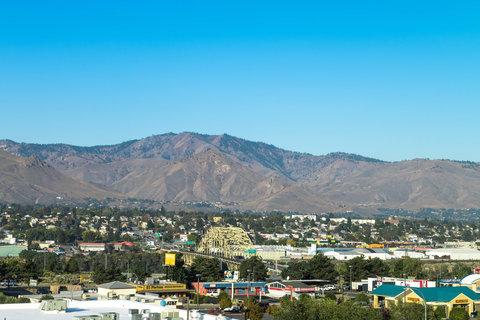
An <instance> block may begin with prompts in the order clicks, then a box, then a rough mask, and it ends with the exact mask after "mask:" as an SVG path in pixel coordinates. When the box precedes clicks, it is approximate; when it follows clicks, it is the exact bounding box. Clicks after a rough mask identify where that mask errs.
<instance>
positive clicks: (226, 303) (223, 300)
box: [218, 290, 232, 309]
mask: <svg viewBox="0 0 480 320" xmlns="http://www.w3.org/2000/svg"><path fill="white" fill-rule="evenodd" d="M218 304H219V305H220V309H225V308H230V307H231V306H232V300H231V299H230V297H229V296H228V294H227V293H226V292H225V291H224V290H222V291H221V292H220V293H219V294H218Z"/></svg>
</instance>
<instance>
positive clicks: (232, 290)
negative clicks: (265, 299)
mask: <svg viewBox="0 0 480 320" xmlns="http://www.w3.org/2000/svg"><path fill="white" fill-rule="evenodd" d="M192 285H193V287H194V289H195V291H196V292H198V293H199V294H200V295H203V296H212V297H216V296H218V295H219V294H220V292H221V291H225V292H226V293H227V294H228V295H229V296H232V297H239V296H265V294H266V288H267V283H266V282H262V281H259V282H198V283H196V282H194V283H192Z"/></svg>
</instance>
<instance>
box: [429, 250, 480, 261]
mask: <svg viewBox="0 0 480 320" xmlns="http://www.w3.org/2000/svg"><path fill="white" fill-rule="evenodd" d="M425 254H426V255H427V256H428V258H429V259H445V260H480V251H479V250H477V249H472V248H440V249H432V250H428V251H426V252H425Z"/></svg>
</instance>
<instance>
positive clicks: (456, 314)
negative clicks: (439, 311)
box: [449, 308, 469, 320]
mask: <svg viewBox="0 0 480 320" xmlns="http://www.w3.org/2000/svg"><path fill="white" fill-rule="evenodd" d="M449 318H450V319H451V320H468V318H469V316H468V313H467V311H466V310H465V309H463V308H453V309H452V311H450V317H449Z"/></svg>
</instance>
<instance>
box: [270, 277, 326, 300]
mask: <svg viewBox="0 0 480 320" xmlns="http://www.w3.org/2000/svg"><path fill="white" fill-rule="evenodd" d="M309 282H310V283H309ZM317 282H318V281H317ZM317 282H315V280H311V281H308V280H290V281H274V282H270V283H268V284H267V288H268V293H267V295H268V296H269V297H272V298H282V297H285V296H289V297H292V298H299V297H300V295H302V294H305V295H310V296H315V293H316V292H317V291H318V289H317V288H318V287H317V286H316V284H317ZM320 282H323V281H320Z"/></svg>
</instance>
